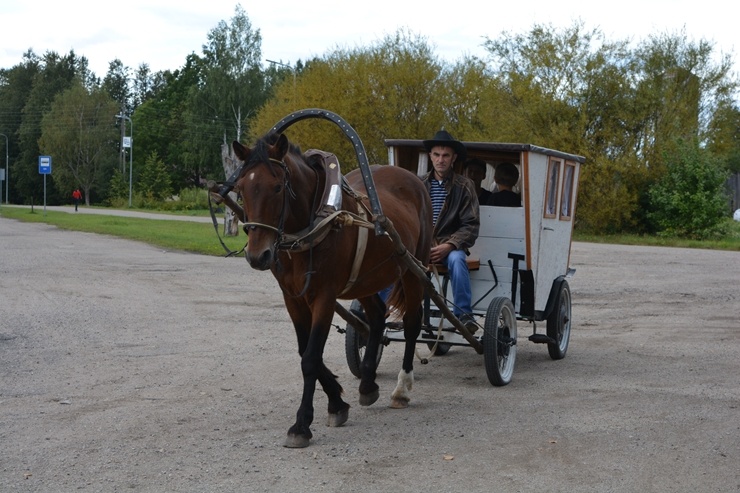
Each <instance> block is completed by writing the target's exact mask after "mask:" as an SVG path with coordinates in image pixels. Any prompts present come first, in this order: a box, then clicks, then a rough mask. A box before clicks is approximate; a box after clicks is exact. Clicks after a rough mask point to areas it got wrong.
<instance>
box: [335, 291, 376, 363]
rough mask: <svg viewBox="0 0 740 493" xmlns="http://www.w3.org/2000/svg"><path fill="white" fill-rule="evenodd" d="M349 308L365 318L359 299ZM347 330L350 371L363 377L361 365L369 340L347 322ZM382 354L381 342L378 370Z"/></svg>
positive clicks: (346, 345) (345, 342)
mask: <svg viewBox="0 0 740 493" xmlns="http://www.w3.org/2000/svg"><path fill="white" fill-rule="evenodd" d="M349 310H350V311H351V312H352V313H354V314H355V315H357V316H358V317H360V318H362V319H363V320H364V312H363V310H362V305H361V304H360V302H359V301H357V300H353V301H352V304H351V305H350V307H349ZM345 331H346V332H345V338H344V349H345V353H346V355H347V366H349V371H351V372H352V374H353V375H354V376H356V377H357V378H362V374H361V372H360V366H361V365H362V358H363V357H364V356H365V345H366V343H367V340H366V338H365V336H364V335H362V332H360V331H359V330H357V329H355V328H354V327H353V326H352V325H350V324H347V327H346V329H345ZM382 356H383V344H380V345H379V346H378V357H377V358H376V360H375V369H376V370H377V368H378V365H379V364H380V358H381V357H382Z"/></svg>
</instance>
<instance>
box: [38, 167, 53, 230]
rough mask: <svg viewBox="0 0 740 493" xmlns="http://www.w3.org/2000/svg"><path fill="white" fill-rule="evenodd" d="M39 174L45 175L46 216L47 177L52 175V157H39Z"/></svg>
mask: <svg viewBox="0 0 740 493" xmlns="http://www.w3.org/2000/svg"><path fill="white" fill-rule="evenodd" d="M39 174H42V175H44V216H45V215H46V175H50V174H51V156H39Z"/></svg>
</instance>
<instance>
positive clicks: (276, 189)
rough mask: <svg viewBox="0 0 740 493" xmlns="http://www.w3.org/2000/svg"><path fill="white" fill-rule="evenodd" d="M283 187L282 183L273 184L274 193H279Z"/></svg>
mask: <svg viewBox="0 0 740 493" xmlns="http://www.w3.org/2000/svg"><path fill="white" fill-rule="evenodd" d="M282 189H283V186H282V185H275V193H279V192H280V190H282Z"/></svg>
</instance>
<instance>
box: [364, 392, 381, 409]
mask: <svg viewBox="0 0 740 493" xmlns="http://www.w3.org/2000/svg"><path fill="white" fill-rule="evenodd" d="M379 397H380V392H378V391H377V390H376V391H374V392H370V393H369V394H360V405H361V406H370V405H372V404H375V401H377V400H378V398H379Z"/></svg>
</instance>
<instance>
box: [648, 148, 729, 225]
mask: <svg viewBox="0 0 740 493" xmlns="http://www.w3.org/2000/svg"><path fill="white" fill-rule="evenodd" d="M665 162H666V164H667V171H666V173H665V174H664V175H663V176H662V178H661V179H660V180H659V181H658V183H657V184H656V185H655V186H654V187H653V188H651V189H650V191H649V192H648V194H649V198H650V211H649V212H648V214H647V216H648V219H649V220H650V221H651V222H652V223H653V225H654V226H655V228H656V230H657V231H658V233H659V234H664V235H670V236H679V237H686V238H692V239H707V238H712V237H718V236H721V235H722V234H725V233H726V224H727V223H726V222H725V221H724V218H725V217H726V216H727V212H728V208H727V204H728V197H727V192H726V190H725V181H726V180H727V170H726V169H724V168H723V167H722V165H721V163H720V162H719V161H718V160H717V159H715V158H713V157H712V156H711V155H710V154H709V152H707V151H706V150H703V149H701V148H700V147H699V146H698V144H696V143H687V142H679V143H678V146H677V147H676V151H674V152H673V153H672V154H669V155H666V159H665Z"/></svg>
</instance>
